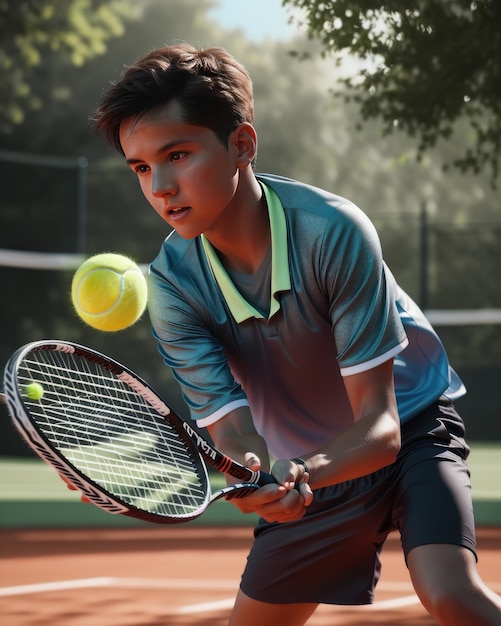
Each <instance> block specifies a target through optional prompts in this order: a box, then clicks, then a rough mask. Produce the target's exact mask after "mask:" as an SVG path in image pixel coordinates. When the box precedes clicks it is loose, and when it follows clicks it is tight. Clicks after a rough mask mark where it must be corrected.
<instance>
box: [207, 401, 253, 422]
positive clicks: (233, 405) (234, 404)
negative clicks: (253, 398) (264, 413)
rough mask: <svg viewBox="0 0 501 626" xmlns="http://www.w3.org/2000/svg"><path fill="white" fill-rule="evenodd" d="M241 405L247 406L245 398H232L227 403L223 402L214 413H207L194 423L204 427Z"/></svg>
mask: <svg viewBox="0 0 501 626" xmlns="http://www.w3.org/2000/svg"><path fill="white" fill-rule="evenodd" d="M242 406H249V402H248V400H247V399H246V398H242V399H241V400H233V402H229V403H228V404H225V405H224V406H222V407H221V408H220V409H218V410H217V411H216V412H215V413H212V415H208V416H207V417H203V418H202V419H200V420H196V424H197V426H200V427H201V428H205V427H206V426H210V425H211V424H215V423H216V422H218V421H219V420H220V419H221V418H223V417H224V416H225V415H228V413H230V412H231V411H234V410H235V409H239V408H240V407H242Z"/></svg>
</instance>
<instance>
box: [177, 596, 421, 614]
mask: <svg viewBox="0 0 501 626" xmlns="http://www.w3.org/2000/svg"><path fill="white" fill-rule="evenodd" d="M234 602H235V599H234V598H230V599H228V600H218V601H215V602H205V603H202V604H191V605H188V606H183V607H181V608H180V609H179V610H178V611H177V612H178V613H179V614H180V615H190V614H192V613H209V612H211V611H221V610H222V609H231V608H232V607H233V604H234ZM415 604H419V598H418V597H417V596H416V595H412V596H405V597H403V598H394V599H393V600H382V601H381V602H376V603H375V604H365V605H361V606H351V607H346V606H343V607H342V608H343V610H346V609H347V608H348V609H351V610H353V611H360V610H366V611H387V610H388V609H399V608H403V607H406V606H413V605H415Z"/></svg>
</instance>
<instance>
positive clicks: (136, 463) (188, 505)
mask: <svg viewBox="0 0 501 626" xmlns="http://www.w3.org/2000/svg"><path fill="white" fill-rule="evenodd" d="M32 383H38V384H39V385H41V386H42V392H43V394H42V393H41V392H40V391H39V393H37V394H35V395H36V398H37V399H35V398H34V397H33V395H34V394H32V393H30V391H29V390H30V387H29V385H31V384H32ZM4 387H5V395H6V398H7V404H8V407H9V413H10V415H11V417H12V419H13V421H14V424H15V426H16V427H17V429H18V430H19V432H20V433H21V435H22V436H23V437H24V439H25V440H26V441H27V443H28V444H29V445H30V446H31V448H33V450H34V451H35V452H36V453H37V454H38V455H39V456H40V457H41V458H42V459H43V460H44V461H46V462H47V463H49V464H50V465H52V466H53V467H54V468H55V469H56V471H57V472H58V473H59V474H60V475H61V476H62V477H64V478H66V479H67V480H68V481H69V482H70V483H72V484H73V485H74V486H75V487H77V488H78V489H79V490H81V491H82V493H83V494H84V495H85V496H86V497H87V498H88V499H89V500H90V501H91V502H92V503H94V504H96V505H97V506H98V507H100V508H101V509H104V510H105V511H108V512H109V513H115V514H123V515H129V516H132V517H137V518H139V519H142V520H146V521H149V522H157V523H161V524H176V523H181V522H187V521H190V520H192V519H195V518H196V517H198V516H199V515H201V514H202V513H203V512H204V511H205V510H206V508H207V507H208V506H209V504H211V503H212V502H214V501H215V500H217V499H219V498H223V497H224V498H226V499H231V498H234V497H244V496H247V495H249V493H251V492H252V491H254V490H255V489H257V488H258V487H260V486H262V485H265V484H268V483H272V482H275V481H274V479H273V477H272V476H271V474H266V473H264V472H254V471H252V470H250V469H248V468H246V467H244V466H243V465H240V464H239V463H237V462H236V461H233V460H232V459H230V458H229V457H227V456H226V455H224V454H222V453H221V452H219V451H218V450H216V449H215V448H214V447H213V446H212V445H211V444H209V442H208V441H206V440H205V439H204V438H203V437H201V436H200V434H199V433H198V432H196V431H195V430H194V429H193V428H192V427H191V426H190V425H189V424H187V423H186V422H185V421H184V420H182V419H181V418H180V417H178V416H177V415H176V414H175V413H174V411H173V410H172V409H170V408H169V407H168V406H167V405H166V403H165V402H164V401H163V400H162V398H160V396H158V395H157V393H155V391H153V389H152V388H151V387H150V386H149V385H148V384H147V383H146V382H144V381H143V380H142V379H141V378H139V376H137V375H136V374H134V373H133V372H132V371H131V370H129V369H128V368H126V367H124V366H123V365H121V364H120V363H118V362H117V361H114V360H113V359H110V358H108V357H106V356H104V355H103V354H100V353H99V352H96V351H94V350H91V349H89V348H86V347H84V346H81V345H78V344H74V343H71V342H68V341H37V342H34V343H30V344H27V345H25V346H23V347H22V348H20V349H19V350H17V352H15V353H14V354H13V355H12V357H11V358H10V359H9V361H8V363H7V365H6V368H5V375H4ZM38 389H39V390H40V387H39V388H38ZM40 395H42V397H40V398H39V399H38V396H40ZM30 396H31V397H30ZM204 460H205V462H206V463H208V464H209V465H211V466H212V467H214V468H215V469H217V470H218V471H220V472H222V473H224V474H229V475H230V476H233V477H234V478H237V479H238V480H240V481H242V482H240V483H239V484H236V485H232V486H230V487H226V488H225V489H221V490H219V491H217V492H215V493H214V494H211V489H210V482H209V476H208V473H207V466H206V464H205V462H204Z"/></svg>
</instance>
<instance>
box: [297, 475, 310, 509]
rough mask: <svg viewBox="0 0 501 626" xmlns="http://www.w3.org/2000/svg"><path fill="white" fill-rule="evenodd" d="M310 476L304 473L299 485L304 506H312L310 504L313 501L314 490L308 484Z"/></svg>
mask: <svg viewBox="0 0 501 626" xmlns="http://www.w3.org/2000/svg"><path fill="white" fill-rule="evenodd" d="M309 478H310V477H309V475H308V474H307V473H306V474H303V478H302V479H301V481H300V482H299V484H298V485H297V489H298V491H299V493H300V494H301V495H302V497H303V499H304V506H310V504H311V503H312V502H313V491H312V489H311V487H310V485H309V484H308V480H309Z"/></svg>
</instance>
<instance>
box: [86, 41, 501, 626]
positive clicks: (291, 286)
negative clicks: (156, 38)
mask: <svg viewBox="0 0 501 626" xmlns="http://www.w3.org/2000/svg"><path fill="white" fill-rule="evenodd" d="M253 119H254V111H253V95H252V83H251V79H250V77H249V75H248V73H247V72H246V70H245V69H244V68H243V67H242V66H241V65H240V64H239V63H238V62H237V61H236V60H235V59H234V58H233V57H232V56H231V55H230V54H228V52H226V51H224V50H222V49H218V48H213V49H208V50H205V51H198V50H196V49H195V48H193V47H191V46H189V45H175V46H170V47H166V48H163V49H160V50H156V51H154V52H152V53H150V54H149V55H147V56H146V57H145V58H143V59H141V60H139V61H138V62H137V63H136V64H134V65H133V66H131V67H130V68H128V69H127V70H126V72H125V74H124V76H123V77H122V79H121V80H120V81H119V82H117V83H116V84H114V85H112V86H111V88H110V90H109V91H108V93H107V95H106V96H105V98H104V100H103V102H102V105H101V106H100V108H99V109H98V112H97V116H96V125H97V129H98V130H99V131H101V132H103V133H105V134H106V136H107V137H108V139H109V140H110V141H111V143H112V144H113V145H114V146H115V147H116V148H117V149H118V150H120V151H121V152H122V153H123V154H124V155H125V158H126V160H127V163H128V165H129V167H130V168H131V169H132V170H133V171H134V172H135V173H136V174H137V176H138V179H139V183H140V185H141V189H142V191H143V193H144V195H145V197H146V199H147V200H148V202H149V203H150V204H151V205H152V206H153V208H154V209H155V211H156V212H157V213H158V214H159V215H160V216H161V217H162V218H163V219H164V220H165V221H166V222H167V223H168V224H169V225H170V226H171V227H172V228H173V232H172V233H171V234H170V235H169V236H168V237H167V239H166V240H165V242H164V244H163V245H162V248H161V250H160V252H159V255H158V257H157V258H156V259H155V260H154V262H153V263H152V265H151V271H150V276H149V289H150V304H149V312H150V316H151V320H152V327H153V334H154V336H155V338H156V339H157V341H158V344H159V349H160V352H161V354H162V356H163V359H164V361H165V363H166V364H167V365H168V366H169V367H170V368H172V370H173V373H174V376H175V377H176V379H177V380H178V382H179V384H180V385H181V388H182V391H183V394H184V398H185V400H186V403H187V405H188V407H189V410H190V412H191V416H192V418H193V419H194V420H195V421H196V422H197V424H198V425H199V426H201V427H206V428H207V430H208V431H209V433H210V435H211V436H212V438H213V439H214V441H215V444H216V445H217V446H218V447H219V448H221V449H222V450H223V451H225V452H226V453H227V454H229V455H230V456H233V457H235V458H237V459H239V460H241V461H243V462H244V463H246V464H247V465H248V466H249V467H252V468H253V469H256V468H260V467H261V468H263V469H265V470H269V467H270V457H272V458H275V459H278V460H277V461H276V462H275V463H274V464H273V466H272V472H273V474H274V476H275V478H276V480H277V484H276V485H267V486H265V487H262V488H261V489H259V490H258V491H257V492H256V493H255V494H252V495H251V496H249V497H248V498H245V499H242V500H236V501H234V503H235V505H236V506H238V507H239V508H240V509H241V510H242V511H244V512H257V513H258V514H259V515H260V516H261V518H262V519H261V521H260V523H259V524H258V526H257V528H256V529H255V537H256V539H255V542H254V546H253V548H252V550H251V552H250V555H249V559H248V563H247V566H246V568H245V572H244V574H243V578H242V583H241V589H240V591H239V594H238V597H237V600H236V604H235V608H234V610H233V614H232V617H231V619H230V624H231V625H232V626H247V625H248V626H251V625H252V626H255V625H256V624H259V626H276V625H277V624H286V625H287V626H299V625H302V624H304V623H306V621H307V620H308V618H309V616H310V615H311V614H312V612H313V611H314V610H315V608H316V606H317V605H318V604H319V603H331V604H364V603H369V602H371V601H372V599H373V591H374V587H375V585H376V583H377V580H378V578H379V573H380V563H379V553H380V550H381V548H382V545H383V543H384V540H385V538H386V536H387V534H388V533H389V532H390V531H391V530H393V529H398V530H399V532H400V533H401V537H402V546H403V551H404V554H405V558H406V562H407V565H408V567H409V571H410V574H411V577H412V581H413V584H414V587H415V589H416V592H417V593H418V595H419V597H420V599H421V601H422V603H423V605H424V606H425V607H426V609H427V610H428V611H429V612H430V613H431V615H432V616H433V617H434V618H435V619H436V620H437V622H438V623H440V624H443V625H450V626H461V625H468V626H473V625H475V626H481V625H483V626H487V625H490V626H494V625H495V624H497V625H499V624H501V601H500V599H499V598H498V597H497V596H496V595H495V594H494V593H492V592H491V591H490V590H489V589H487V588H486V586H485V585H484V584H483V582H482V581H481V580H480V577H479V575H478V572H477V568H476V557H475V536H474V520H473V513H472V503H471V496H470V482H469V472H468V468H467V465H466V457H467V456H468V447H467V445H466V444H465V441H464V439H463V435H464V429H463V424H462V421H461V419H460V417H459V416H458V415H457V413H456V411H455V409H454V406H453V404H452V402H453V400H455V399H456V398H458V397H460V396H461V395H462V394H463V393H464V388H463V385H462V383H461V381H460V380H459V379H458V377H457V375H456V374H455V372H454V371H453V370H452V369H451V368H450V366H449V363H448V361H447V356H446V354H445V352H444V349H443V347H442V344H441V343H440V340H439V339H438V337H437V335H436V334H435V332H434V331H433V329H432V328H431V326H430V325H429V323H428V322H427V321H426V319H425V318H424V316H423V314H422V312H421V311H420V310H419V309H418V307H417V306H416V305H415V304H414V303H413V302H412V300H411V299H410V298H409V297H408V296H407V295H406V294H405V293H404V292H403V291H402V290H401V289H400V288H399V287H398V285H397V284H396V282H395V280H394V278H393V276H392V275H391V273H390V271H389V269H388V267H387V266H386V265H385V263H384V261H383V258H382V253H381V249H380V244H379V241H378V237H377V235H376V233H375V231H374V228H373V227H372V225H371V223H370V222H369V220H368V219H367V217H366V216H365V215H364V214H363V213H362V212H361V211H360V210H359V209H358V208H357V207H355V206H354V205H353V204H352V203H350V202H349V201H347V200H346V199H343V198H341V197H339V196H335V195H333V194H331V193H328V192H326V191H323V190H320V189H316V188H314V187H311V186H308V185H303V184H301V183H299V182H296V181H293V180H289V179H285V178H281V177H277V176H271V175H256V174H255V173H254V163H255V159H256V154H257V137H256V131H255V130H254V127H253Z"/></svg>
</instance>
